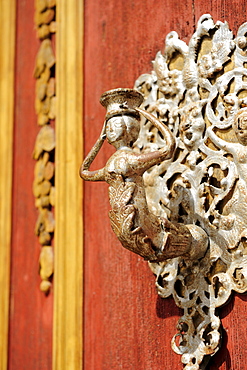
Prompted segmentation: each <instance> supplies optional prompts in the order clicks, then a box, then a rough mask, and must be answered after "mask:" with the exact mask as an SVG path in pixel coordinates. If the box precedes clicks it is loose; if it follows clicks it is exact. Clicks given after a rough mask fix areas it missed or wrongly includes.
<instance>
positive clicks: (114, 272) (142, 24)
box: [84, 0, 247, 370]
mask: <svg viewBox="0 0 247 370" xmlns="http://www.w3.org/2000/svg"><path fill="white" fill-rule="evenodd" d="M204 13H210V14H211V15H212V16H213V19H214V21H215V22H216V21H217V20H221V21H225V20H227V21H228V23H229V26H230V29H231V30H233V32H234V33H235V34H236V31H237V29H238V27H239V26H240V25H241V24H242V23H243V22H245V21H246V20H247V16H246V1H239V0H235V1H230V0H225V1H223V0H222V1H217V2H216V1H210V2H204V1H201V0H195V1H191V0H186V1H184V2H174V1H170V0H166V1H161V0H158V1H157V0H151V1H150V0H149V1H146V0H145V1H144V0H143V1H137V0H136V1H132V0H125V1H118V2H114V1H111V0H108V1H105V2H104V3H102V2H101V1H99V0H90V1H87V0H86V1H85V54H84V55H85V60H84V62H85V68H84V75H85V80H84V91H85V98H84V107H85V111H84V138H85V154H86V153H88V151H89V149H90V148H91V147H92V145H93V144H94V142H95V141H96V139H97V137H98V135H99V133H100V131H101V127H102V123H103V119H104V113H105V112H104V109H103V108H102V107H101V106H100V104H99V97H100V95H101V94H102V93H103V92H104V91H106V90H109V89H112V88H117V87H133V85H134V82H135V80H136V79H137V77H139V76H140V75H141V74H142V73H145V72H147V73H148V72H149V71H150V70H151V61H152V60H153V59H154V57H155V55H156V52H157V51H158V50H161V49H162V47H163V40H164V39H165V36H166V34H167V33H168V32H170V31H172V30H175V31H176V32H177V33H178V34H179V36H180V38H181V39H183V40H184V41H186V42H188V41H189V39H190V37H191V36H192V33H193V32H194V29H195V25H196V22H197V20H198V19H199V17H200V16H201V15H202V14H204ZM110 153H111V149H110V148H109V146H108V144H104V147H103V149H101V153H100V155H99V156H98V157H99V158H98V159H97V161H96V163H95V168H101V167H103V166H104V164H105V162H106V160H107V158H108V157H109V156H110ZM84 189H85V193H84V220H85V224H84V230H85V245H84V247H85V260H84V271H85V273H84V279H85V280H84V281H85V290H84V322H85V323H84V367H85V369H86V370H101V369H102V370H107V369H138V370H139V369H140V370H161V369H182V368H183V366H182V364H181V363H180V356H178V355H176V354H175V353H173V352H172V350H171V345H170V341H171V338H172V336H173V335H174V334H175V332H176V322H177V320H178V318H179V316H180V315H181V312H180V310H179V309H178V308H177V307H176V306H175V303H174V302H173V300H172V299H171V298H168V299H165V300H162V299H161V298H158V297H157V294H156V291H155V287H154V276H153V275H152V273H151V272H150V270H149V267H148V265H147V263H145V262H144V261H143V260H142V258H140V257H138V256H136V255H133V254H131V253H130V252H129V251H127V250H124V249H123V248H122V247H121V245H120V243H119V242H118V240H117V239H116V237H115V235H114V234H113V232H112V230H111V228H110V223H109V220H108V215H107V213H108V210H109V205H108V194H107V186H106V185H105V184H102V183H85V184H84ZM246 311H247V305H246V298H245V297H244V296H240V295H238V294H234V295H233V299H232V300H231V302H230V303H229V304H228V305H226V306H225V307H223V308H221V309H220V317H221V318H222V323H223V333H222V338H223V339H222V346H221V349H220V351H219V352H218V353H217V354H216V355H215V356H214V358H212V359H211V361H210V363H209V365H208V369H211V370H223V369H227V370H230V369H234V370H238V369H239V370H240V369H247V365H246V363H245V360H244V359H245V357H246V355H247V346H246V339H247V333H246V330H245V326H246Z"/></svg>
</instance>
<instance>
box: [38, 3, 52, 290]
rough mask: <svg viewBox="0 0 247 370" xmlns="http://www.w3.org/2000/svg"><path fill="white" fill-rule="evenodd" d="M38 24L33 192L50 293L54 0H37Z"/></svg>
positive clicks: (45, 287) (43, 273)
mask: <svg viewBox="0 0 247 370" xmlns="http://www.w3.org/2000/svg"><path fill="white" fill-rule="evenodd" d="M35 5H36V12H35V25H36V29H37V37H38V38H39V39H40V41H41V44H40V48H39V51H38V54H37V57H36V64H35V70H34V77H35V78H36V99H35V109H36V114H37V123H38V125H39V126H41V129H40V131H39V133H38V135H37V138H36V143H35V147H34V152H33V157H34V159H35V160H36V161H37V162H36V165H35V170H34V182H33V193H34V196H35V206H36V208H37V209H38V212H39V215H38V219H37V222H36V226H35V233H36V235H37V236H38V237H39V242H40V244H41V246H42V248H41V253H40V260H39V263H40V277H41V279H42V281H41V284H40V289H41V290H42V291H43V292H44V293H49V290H50V287H51V279H52V276H53V247H52V245H51V243H52V238H53V234H54V228H55V220H54V217H53V211H52V207H53V206H54V192H55V186H54V173H55V164H54V152H55V130H54V128H53V127H52V126H51V121H52V120H54V119H55V118H56V108H55V105H56V96H55V95H56V94H55V61H56V60H55V56H54V52H53V47H52V41H51V39H52V33H54V32H55V31H56V27H55V25H56V23H55V15H56V7H55V5H56V2H55V1H54V0H47V1H44V0H36V2H35Z"/></svg>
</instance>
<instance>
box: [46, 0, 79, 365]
mask: <svg viewBox="0 0 247 370" xmlns="http://www.w3.org/2000/svg"><path fill="white" fill-rule="evenodd" d="M82 20H83V2H82V0H80V1H76V0H72V1H70V2H69V4H68V2H67V1H66V0H59V2H58V4H57V38H56V56H57V72H56V73H57V99H58V105H57V121H56V137H57V139H56V140H57V144H56V175H55V181H56V197H55V203H56V208H55V216H56V217H55V218H56V230H55V266H54V268H55V276H54V329H53V332H54V334H53V369H54V370H55V369H57V370H58V369H59V370H62V369H64V370H65V369H78V370H79V369H81V368H82V184H81V182H80V179H79V175H78V171H79V167H80V157H81V153H82V39H83V35H82Z"/></svg>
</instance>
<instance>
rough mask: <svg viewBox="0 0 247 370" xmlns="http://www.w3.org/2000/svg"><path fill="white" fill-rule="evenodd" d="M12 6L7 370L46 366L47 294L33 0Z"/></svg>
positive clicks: (48, 346)
mask: <svg viewBox="0 0 247 370" xmlns="http://www.w3.org/2000/svg"><path fill="white" fill-rule="evenodd" d="M16 3H17V8H16V27H17V29H16V66H15V127H14V159H13V192H12V194H13V195H12V197H13V198H12V203H13V207H12V246H11V250H12V253H11V291H10V304H11V307H10V334H9V365H8V369H9V370H16V369H18V370H29V369H30V370H31V369H37V370H38V369H40V370H41V369H42V370H48V369H51V363H52V350H51V349H52V303H53V294H52V293H51V294H50V295H49V296H47V297H46V296H45V295H44V294H43V293H42V292H40V290H39V285H40V282H41V280H40V276H39V254H40V245H39V242H38V238H37V237H36V235H35V234H34V229H35V222H36V219H37V216H38V214H37V210H36V209H35V206H34V197H33V194H32V184H33V177H34V165H35V161H34V160H33V158H32V153H33V149H34V143H35V138H36V136H37V133H38V131H39V127H38V125H37V123H36V120H37V118H36V115H35V112H34V99H35V79H34V78H33V71H34V66H35V57H36V54H37V51H38V47H39V41H38V39H36V32H35V29H34V22H33V18H34V1H32V0H29V1H25V0H18V1H17V2H16Z"/></svg>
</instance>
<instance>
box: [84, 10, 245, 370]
mask: <svg viewBox="0 0 247 370" xmlns="http://www.w3.org/2000/svg"><path fill="white" fill-rule="evenodd" d="M246 36H247V23H245V24H243V25H242V26H241V27H240V28H239V30H238V34H237V37H236V38H233V35H232V32H231V31H230V30H229V28H228V24H227V23H226V22H225V23H222V22H220V21H218V22H216V23H214V22H213V19H212V17H211V16H210V15H208V14H206V15H203V16H202V17H201V18H200V20H199V22H198V25H197V30H196V32H195V33H194V35H193V36H192V38H191V40H190V42H189V45H186V44H185V43H184V42H183V41H182V40H180V39H179V37H178V35H177V33H176V32H174V31H173V32H171V33H169V34H168V35H167V37H166V44H165V51H164V54H162V53H161V52H158V53H157V55H156V58H155V60H154V62H153V70H152V72H151V73H150V74H144V75H142V76H140V77H139V78H138V80H137V81H136V83H135V87H134V89H115V90H111V91H108V92H106V93H104V94H103V95H102V96H101V100H100V101H101V104H102V105H103V106H104V107H105V108H106V109H107V114H106V118H105V122H104V125H103V129H102V132H101V134H100V137H99V139H98V140H97V142H96V144H95V145H94V147H93V148H92V149H91V151H90V153H89V154H88V156H87V157H86V159H85V160H84V162H83V164H82V167H81V171H80V174H81V177H82V178H83V179H84V180H90V181H106V182H107V183H108V184H109V197H110V204H111V211H110V214H109V217H110V222H111V226H112V229H113V231H114V232H115V234H116V235H117V237H118V239H119V240H120V242H121V243H122V245H123V246H124V247H125V248H127V249H129V250H131V251H133V252H135V253H137V254H139V255H141V256H142V257H144V259H146V260H148V261H149V265H150V267H151V269H152V271H153V272H154V273H155V275H156V276H157V279H156V286H157V290H158V294H159V295H160V296H161V297H163V298H166V297H168V296H170V295H172V296H173V297H174V300H175V302H176V304H177V305H178V306H179V307H180V308H182V309H183V310H184V315H183V316H182V317H181V318H180V320H179V322H178V326H177V329H178V333H177V334H176V335H175V336H174V338H173V340H172V348H173V349H174V351H175V352H176V353H178V354H181V355H182V359H181V360H182V363H183V364H184V365H185V369H186V370H196V369H204V368H205V366H206V364H207V362H208V360H209V358H210V357H211V356H212V355H214V354H215V353H216V352H217V350H218V349H219V346H220V338H221V334H220V326H221V323H220V319H219V317H218V316H217V314H216V308H217V307H220V306H222V305H223V304H224V303H226V302H227V300H228V299H229V297H230V295H231V292H232V291H233V290H234V291H236V292H239V293H244V292H246V291H247V149H246V148H247V68H246V66H247V37H246ZM105 139H107V141H108V142H109V143H110V144H112V145H113V146H114V147H115V148H116V152H115V154H113V155H112V156H111V157H110V158H109V160H108V161H107V163H106V165H105V167H104V168H102V169H99V170H97V171H90V170H89V168H90V165H91V163H92V162H93V160H94V158H95V156H96V155H97V154H98V152H99V150H100V148H101V146H102V145H103V142H104V140H105Z"/></svg>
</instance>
